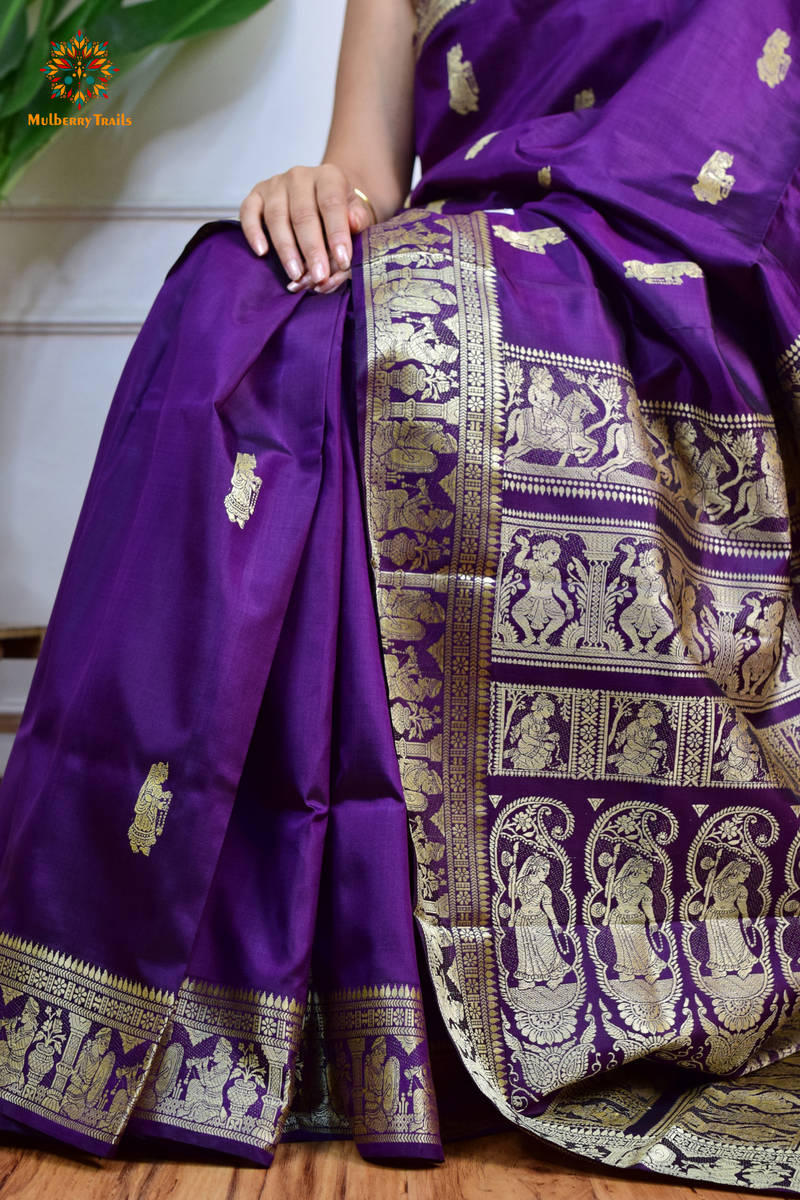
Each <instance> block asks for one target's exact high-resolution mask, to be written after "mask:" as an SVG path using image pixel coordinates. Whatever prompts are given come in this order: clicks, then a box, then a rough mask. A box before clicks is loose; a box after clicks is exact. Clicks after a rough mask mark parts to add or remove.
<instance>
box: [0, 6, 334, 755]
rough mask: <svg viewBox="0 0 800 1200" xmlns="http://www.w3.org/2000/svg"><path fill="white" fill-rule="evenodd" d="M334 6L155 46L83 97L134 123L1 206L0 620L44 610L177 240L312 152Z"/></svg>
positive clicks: (39, 619) (26, 183)
mask: <svg viewBox="0 0 800 1200" xmlns="http://www.w3.org/2000/svg"><path fill="white" fill-rule="evenodd" d="M344 5H345V0H272V2H271V3H270V4H269V5H268V6H267V7H266V8H265V9H263V10H262V11H261V12H259V13H257V14H256V15H255V16H253V17H251V18H250V19H249V20H247V21H245V22H243V23H241V24H240V25H237V26H234V27H233V28H231V29H228V30H224V31H222V32H221V33H216V34H211V35H208V36H206V37H203V38H200V39H197V40H195V41H192V42H188V43H186V44H184V45H182V46H178V47H170V48H167V49H165V50H164V51H158V52H157V53H156V54H155V55H153V56H151V58H150V59H149V60H148V61H146V62H144V63H141V64H140V65H139V67H137V68H136V69H135V71H133V72H131V74H130V75H128V76H126V77H123V78H122V79H120V81H119V82H118V83H117V84H115V85H114V90H113V91H112V92H111V93H110V99H109V100H108V101H104V102H103V107H102V110H100V109H98V110H95V111H107V112H109V113H111V114H115V113H117V112H120V111H124V112H125V114H126V115H127V116H129V117H131V118H132V119H133V124H132V125H130V126H127V127H122V128H117V127H114V128H100V127H97V126H95V125H92V127H91V128H90V129H88V130H83V129H69V130H66V131H64V132H63V133H62V134H60V135H59V136H58V137H57V138H56V139H55V140H54V141H53V142H52V143H51V144H50V145H49V146H48V147H47V149H46V150H45V151H44V153H43V154H42V156H41V157H40V158H39V159H38V160H37V161H36V162H35V163H34V164H33V165H32V166H31V167H30V168H29V169H28V171H27V172H26V174H25V175H24V176H23V177H22V179H21V180H20V182H19V183H18V184H17V186H16V187H15V188H14V190H13V191H12V193H11V195H10V197H9V200H8V202H7V203H6V204H4V205H3V206H2V207H0V625H33V624H45V623H46V622H47V620H48V617H49V614H50V609H51V606H52V603H53V599H54V596H55V591H56V588H57V586H58V580H59V576H60V574H61V570H62V567H63V564H64V559H65V558H66V554H67V550H68V548H69V542H70V538H71V536H72V531H73V529H74V527H75V522H76V520H77V517H78V511H79V508H80V504H81V500H82V497H83V492H84V489H85V487H86V483H87V480H88V477H89V472H90V470H91V466H92V461H93V458H94V453H95V450H96V447H97V443H98V440H99V437H100V433H101V429H102V425H103V420H104V417H105V414H106V411H107V409H108V406H109V403H110V401H111V397H112V394H113V391H114V387H115V385H116V381H117V378H118V377H119V374H120V371H121V369H122V365H123V363H124V361H125V357H126V355H127V354H128V351H129V350H130V347H131V345H132V343H133V339H134V337H135V334H136V330H137V329H138V327H139V325H140V324H141V322H142V320H143V319H144V316H145V314H146V312H147V310H148V308H149V306H150V304H151V303H152V301H153V298H154V296H155V294H156V292H157V290H158V288H159V286H160V283H161V281H162V280H163V278H164V275H165V274H166V272H167V270H168V269H169V267H170V265H171V263H172V262H173V261H174V260H175V258H176V257H177V256H178V254H179V253H180V250H181V249H182V247H183V246H184V244H185V243H186V242H187V241H188V239H189V238H190V237H191V235H192V233H193V232H194V231H195V229H196V228H197V227H198V225H200V224H201V223H202V222H203V220H206V219H213V218H215V217H219V216H235V215H236V213H237V211H238V208H239V204H240V202H241V200H242V199H243V198H244V196H245V195H246V193H247V192H248V191H249V190H250V188H251V187H252V185H253V184H254V183H255V182H256V181H257V180H259V179H263V178H266V177H267V176H269V175H272V174H274V173H275V172H278V171H281V170H285V169H286V168H287V167H289V166H291V165H292V164H293V163H296V162H308V163H313V162H318V161H319V158H320V156H321V154H322V150H323V147H324V143H325V136H326V132H327V125H328V122H329V119H330V112H331V105H332V99H333V83H334V76H335V71H336V58H337V53H338V44H339V38H340V35H341V26H342V19H343V16H344ZM88 32H89V33H90V34H91V30H88ZM110 50H111V51H112V58H113V46H112V47H110ZM15 686H16V685H15ZM2 692H3V683H2V679H0V708H1V707H2V704H3V696H2ZM1 770H2V766H1V765H0V771H1Z"/></svg>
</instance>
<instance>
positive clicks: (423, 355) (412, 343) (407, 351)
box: [375, 317, 458, 368]
mask: <svg viewBox="0 0 800 1200" xmlns="http://www.w3.org/2000/svg"><path fill="white" fill-rule="evenodd" d="M375 343H376V349H377V351H378V354H379V355H380V361H381V364H382V366H384V367H387V368H389V367H391V366H393V365H394V364H395V363H398V362H406V361H409V360H410V361H412V362H419V363H425V364H426V365H427V366H431V367H435V366H440V365H441V364H442V363H452V362H455V360H456V359H457V358H458V348H457V347H456V346H449V345H448V344H447V343H446V342H443V341H442V340H441V338H440V337H439V336H438V334H437V333H436V330H435V328H434V325H433V321H432V320H431V318H430V317H423V318H422V320H421V322H420V324H419V325H412V324H411V323H410V322H409V321H393V322H391V323H390V322H382V323H381V325H380V327H379V328H378V329H377V330H376V336H375Z"/></svg>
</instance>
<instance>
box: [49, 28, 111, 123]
mask: <svg viewBox="0 0 800 1200" xmlns="http://www.w3.org/2000/svg"><path fill="white" fill-rule="evenodd" d="M50 45H51V46H52V51H51V53H50V58H49V59H48V60H47V66H46V67H42V68H41V70H42V71H44V72H45V74H46V75H47V79H48V81H49V83H50V86H51V88H52V92H53V94H52V95H51V97H50V99H51V100H56V99H61V100H71V101H72V103H73V104H77V106H78V108H81V107H82V106H83V105H84V104H86V103H88V101H89V100H95V99H96V98H97V97H98V96H105V98H106V100H107V99H108V93H107V92H106V90H105V89H106V86H107V84H108V82H109V80H110V79H111V76H112V74H113V73H114V71H118V70H119V67H115V66H114V65H113V63H112V62H111V59H110V58H109V57H108V42H103V44H102V46H101V45H100V43H99V42H90V41H89V39H88V38H87V37H84V35H83V34H82V33H81V31H80V29H79V30H78V33H77V35H76V36H75V37H73V39H72V41H70V42H51V43H50Z"/></svg>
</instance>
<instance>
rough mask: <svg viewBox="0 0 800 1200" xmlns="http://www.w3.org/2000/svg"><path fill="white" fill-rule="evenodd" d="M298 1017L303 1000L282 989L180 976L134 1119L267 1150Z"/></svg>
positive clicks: (276, 1126) (277, 1129)
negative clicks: (274, 990)
mask: <svg viewBox="0 0 800 1200" xmlns="http://www.w3.org/2000/svg"><path fill="white" fill-rule="evenodd" d="M303 1016H304V1005H303V1003H302V1002H299V1001H297V1000H293V999H289V998H287V997H285V996H273V995H272V994H270V995H267V994H266V993H264V992H258V991H254V990H250V989H236V988H224V987H219V986H215V985H213V984H211V983H207V982H204V981H202V980H198V979H187V980H185V982H184V983H183V984H182V986H181V988H180V991H179V993H178V997H177V1002H176V1005H175V1009H174V1012H173V1013H172V1015H171V1018H170V1021H169V1024H168V1026H167V1029H166V1031H165V1034H164V1037H163V1039H162V1041H161V1045H160V1046H159V1049H158V1053H157V1055H156V1057H155V1060H154V1062H153V1065H152V1068H151V1070H150V1073H149V1075H148V1078H147V1080H146V1082H145V1085H144V1087H143V1089H142V1091H141V1093H140V1095H139V1098H138V1102H137V1104H136V1107H135V1109H134V1110H133V1113H132V1114H131V1115H132V1119H133V1120H134V1121H136V1122H141V1123H142V1124H143V1125H144V1126H145V1128H146V1126H147V1125H148V1124H153V1125H157V1126H159V1127H160V1129H161V1131H163V1132H164V1134H165V1135H166V1136H169V1134H170V1132H172V1131H175V1132H176V1134H177V1131H182V1132H188V1133H192V1134H202V1135H204V1136H206V1137H209V1138H214V1139H216V1140H217V1141H219V1142H222V1141H224V1142H229V1143H231V1142H232V1143H234V1144H236V1145H240V1146H249V1147H256V1148H258V1149H259V1150H261V1151H263V1152H265V1153H267V1154H269V1155H271V1154H272V1153H273V1151H274V1148H275V1145H276V1144H277V1142H278V1141H279V1139H280V1135H281V1132H282V1129H283V1124H284V1122H285V1120H286V1114H287V1112H288V1105H289V1101H290V1098H291V1092H292V1069H293V1066H294V1060H295V1056H296V1053H297V1046H298V1043H299V1041H300V1034H301V1029H302V1025H303ZM193 1073H194V1077H193ZM226 1106H227V1107H226ZM254 1108H258V1109H259V1111H258V1113H257V1114H256V1113H254V1112H253V1111H252V1110H253V1109H254ZM144 1131H145V1130H143V1132H144Z"/></svg>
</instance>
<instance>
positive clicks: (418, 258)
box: [363, 209, 507, 1106]
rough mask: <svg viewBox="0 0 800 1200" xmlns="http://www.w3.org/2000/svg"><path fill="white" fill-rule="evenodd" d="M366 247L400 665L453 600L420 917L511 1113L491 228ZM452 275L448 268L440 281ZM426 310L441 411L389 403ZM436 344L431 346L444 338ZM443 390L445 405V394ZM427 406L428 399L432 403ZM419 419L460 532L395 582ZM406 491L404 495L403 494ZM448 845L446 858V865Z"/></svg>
mask: <svg viewBox="0 0 800 1200" xmlns="http://www.w3.org/2000/svg"><path fill="white" fill-rule="evenodd" d="M364 239H365V250H364V260H363V281H364V293H365V310H366V314H365V318H366V339H367V388H366V429H367V435H366V438H365V449H364V454H365V475H366V480H367V527H368V533H369V539H370V547H371V552H372V561H373V565H374V567H375V573H376V585H377V599H378V610H379V614H381V618H382V619H381V628H382V632H383V637H384V643H386V642H387V638H388V640H389V641H391V642H392V643H393V646H394V647H395V648H397V649H398V650H399V652H400V653H401V654H402V653H407V654H408V655H409V661H411V660H412V658H413V661H414V662H416V661H417V651H416V650H415V648H414V639H415V638H416V637H417V634H416V630H412V629H411V628H410V626H409V624H408V622H407V621H405V622H404V620H403V619H399V618H396V617H394V616H393V615H392V614H393V613H394V612H395V611H397V612H399V611H400V609H401V608H402V605H403V603H404V599H405V597H408V598H409V603H411V600H412V598H413V597H414V596H415V595H418V592H416V589H423V590H429V591H430V592H431V593H432V594H433V595H436V596H441V598H442V604H441V606H439V605H438V601H437V602H436V604H434V605H433V606H432V607H433V609H436V608H439V607H440V608H441V610H442V611H441V615H439V614H438V613H437V612H435V611H433V612H432V614H431V616H430V620H431V623H432V624H433V625H435V626H437V632H438V631H439V629H441V627H442V626H443V632H442V636H441V637H440V639H439V641H438V642H437V643H436V644H435V645H434V646H432V647H431V648H430V652H431V653H432V654H433V657H434V658H436V659H437V662H439V663H440V667H441V678H442V686H441V706H440V707H441V715H440V716H439V714H438V712H437V708H436V706H435V705H433V706H432V707H431V706H429V707H428V709H427V710H426V715H424V716H423V717H421V718H420V720H421V722H422V725H421V727H422V729H423V730H424V731H426V732H427V731H430V732H432V733H433V736H432V737H431V738H429V739H427V740H420V739H421V738H422V735H420V736H419V737H418V738H411V739H409V738H401V739H398V741H397V747H398V753H399V757H400V766H401V775H403V777H404V778H403V782H404V787H405V790H406V798H407V801H408V796H409V778H410V777H411V775H412V773H413V772H415V771H417V770H418V769H419V768H420V766H422V768H423V770H425V771H427V772H428V773H429V779H431V778H432V779H433V780H436V781H438V786H436V785H435V784H434V785H431V784H430V783H429V784H428V785H427V798H426V799H425V801H424V804H423V806H424V808H425V809H426V811H425V815H424V817H423V816H422V815H421V814H420V815H419V816H418V817H415V825H414V827H412V836H413V837H414V842H415V848H416V850H417V906H416V917H417V920H418V923H419V926H420V929H421V930H422V933H423V937H424V940H425V944H426V950H427V954H428V962H429V967H430V970H431V976H432V979H433V982H434V987H435V989H436V993H437V999H438V1002H439V1007H440V1010H441V1012H442V1015H443V1017H444V1020H445V1023H446V1024H447V1026H448V1029H449V1032H450V1034H451V1036H452V1038H453V1040H454V1041H455V1043H456V1046H457V1048H458V1049H459V1051H460V1053H461V1056H462V1058H463V1059H464V1061H465V1063H466V1065H467V1067H468V1069H469V1070H470V1072H471V1074H472V1075H473V1077H474V1078H475V1080H476V1082H477V1083H478V1084H479V1086H480V1087H481V1088H482V1090H483V1091H484V1092H487V1093H488V1094H489V1095H490V1096H491V1098H492V1099H493V1100H494V1102H495V1103H498V1106H502V1105H503V1104H504V1103H505V1101H504V1099H503V1093H504V1089H505V1087H506V1086H507V1075H506V1063H505V1045H504V1043H503V1039H502V1035H501V1013H500V1006H499V1002H498V998H497V997H498V986H497V969H496V961H495V949H494V945H493V938H492V934H491V928H490V925H491V917H490V904H491V898H490V885H491V873H490V869H489V825H488V821H487V801H488V797H487V794H486V774H487V769H488V754H489V724H490V702H491V696H490V689H489V673H488V667H489V662H490V655H491V633H492V619H493V611H494V590H495V587H494V585H495V574H496V570H497V563H498V556H499V550H500V518H501V509H500V499H501V473H500V455H501V446H502V424H501V420H500V417H499V414H500V413H501V412H502V394H503V393H502V388H503V380H502V373H501V367H502V364H501V357H500V351H501V327H500V317H499V307H498V303H497V293H496V275H495V268H494V258H493V246H492V239H491V236H490V224H489V221H488V219H487V217H486V215H485V214H484V213H482V212H473V213H470V214H465V215H460V216H446V215H437V214H433V213H429V212H427V211H424V210H414V209H410V210H407V211H406V212H404V213H402V214H401V215H400V216H399V217H396V218H393V220H392V221H389V222H387V223H386V224H384V225H382V226H378V227H375V228H372V229H370V230H368V231H367V233H366V234H365V235H364ZM442 243H444V245H442ZM433 247H435V249H433ZM440 262H443V263H444V264H445V265H444V266H439V265H438V264H439V263H440ZM415 263H416V264H418V265H416V266H415V265H414V264H415ZM434 281H437V282H434ZM437 288H438V290H437ZM395 292H396V293H397V295H395ZM415 293H416V295H417V296H418V297H419V300H415V298H414V296H415ZM387 296H388V297H394V298H393V299H389V301H388V306H389V307H388V313H387V307H386V297H387ZM403 296H407V300H406V299H403V298H402V297H403ZM415 303H416V304H417V309H416V311H417V312H419V311H420V309H421V311H423V312H426V313H429V312H431V311H432V307H433V308H435V310H436V313H437V319H436V322H435V330H436V336H437V338H438V341H437V342H436V343H435V344H434V349H433V351H432V354H433V359H432V361H437V359H440V360H443V361H447V362H448V363H449V364H450V365H451V366H452V371H451V372H450V373H449V374H448V376H447V380H448V382H447V384H446V385H445V384H443V383H442V381H441V379H439V383H438V385H437V383H436V381H435V377H436V369H435V368H431V371H432V378H433V382H432V383H431V385H430V386H431V387H432V388H433V391H432V392H431V393H430V394H431V397H432V399H433V397H434V396H436V397H437V398H438V400H439V402H438V403H436V402H431V403H426V402H425V400H424V399H423V400H422V401H421V402H418V401H416V400H413V399H412V400H404V401H399V400H393V399H392V389H393V388H394V387H396V386H397V385H398V383H399V390H400V391H402V390H403V387H404V384H403V381H402V379H400V380H399V381H398V380H396V379H395V376H396V374H397V373H396V372H395V373H394V374H393V372H392V370H391V361H390V360H391V351H387V350H385V349H384V348H383V347H384V345H385V343H386V338H387V337H389V338H391V336H392V319H393V318H394V319H395V320H402V319H403V318H404V317H405V318H407V316H408V315H409V314H413V313H414V312H415V307H414V306H415ZM440 305H446V306H447V307H455V308H456V312H455V313H454V314H453V315H452V316H449V317H447V318H444V319H441V316H440ZM451 335H452V338H453V339H454V341H455V343H456V344H457V346H458V352H457V353H456V351H455V348H454V347H453V342H452V341H449V342H448V344H447V346H445V339H448V338H450V336H451ZM430 337H431V339H433V337H434V332H433V328H431V333H430ZM442 347H445V348H444V349H442ZM437 386H438V387H443V388H444V391H442V392H441V393H439V392H437V391H436V388H437ZM448 390H451V391H452V390H456V392H457V395H456V397H455V398H452V399H448V400H446V401H444V402H442V397H443V396H444V394H446V392H447V391H448ZM426 394H428V393H427V392H425V391H423V396H424V395H426ZM417 418H420V423H419V426H418V427H417V428H418V430H419V437H420V438H422V439H423V440H425V439H427V440H426V442H425V444H426V445H428V446H430V447H433V448H434V451H435V452H433V453H431V455H430V458H431V460H433V459H437V463H436V466H435V468H433V467H431V466H430V465H428V466H427V467H426V469H427V470H428V471H434V472H435V473H436V474H437V475H440V474H443V473H444V471H446V470H447V469H448V467H452V470H451V471H450V473H449V475H447V476H446V477H445V478H444V479H442V480H441V486H442V488H443V489H444V490H445V491H446V492H447V494H448V495H449V496H450V498H451V504H450V506H449V510H448V511H449V513H451V514H452V516H451V522H452V523H450V521H448V522H447V523H446V528H447V531H448V533H449V535H450V539H449V540H450V548H449V549H448V550H447V552H446V554H445V556H444V557H445V560H446V562H445V564H444V565H442V566H440V567H439V569H438V570H430V569H428V568H429V565H430V564H428V563H427V561H423V560H422V558H421V559H420V561H419V562H418V563H416V564H414V563H412V565H411V567H410V568H405V567H404V569H403V570H401V571H397V570H396V569H393V564H394V565H396V558H395V559H393V558H392V553H393V549H392V543H391V541H389V542H387V541H386V540H384V539H383V537H382V532H383V526H385V525H386V518H385V513H384V511H383V506H384V504H385V499H386V496H387V495H389V494H390V493H387V492H386V489H385V487H384V484H385V480H386V466H385V464H386V461H387V458H386V455H385V454H382V453H379V452H378V450H377V449H376V446H377V445H378V441H379V439H380V437H381V435H382V433H383V431H384V430H386V429H388V430H390V431H391V430H392V429H394V431H395V432H392V433H391V438H394V439H395V441H397V442H398V445H399V442H400V441H402V439H403V437H404V436H405V435H404V432H403V431H407V432H408V438H409V439H410V441H413V439H414V437H415V434H414V429H415V422H416V420H417ZM392 419H394V424H393V421H392ZM454 427H456V428H457V431H458V432H457V435H455V436H454V435H452V434H450V433H449V432H448V431H449V429H451V428H454ZM434 431H437V432H435V433H434ZM371 435H372V436H371ZM386 436H387V437H389V434H388V433H387V434H386ZM420 444H421V443H420ZM391 453H392V452H390V455H391ZM422 453H427V451H423V452H422ZM453 459H455V462H454V463H453ZM398 460H399V461H400V462H401V464H403V465H401V466H398V467H397V469H396V470H395V471H394V473H393V474H392V479H393V480H394V481H395V482H399V484H401V485H402V489H405V488H408V489H409V490H410V492H411V493H413V491H414V489H415V487H416V486H418V484H419V482H420V481H419V480H418V474H419V470H418V469H415V467H416V460H415V455H414V453H413V451H410V452H406V451H404V450H403V449H402V448H400V450H399V459H395V460H394V461H395V462H397V461H398ZM402 489H400V488H398V494H399V493H401V491H402ZM402 494H405V493H404V492H402ZM426 494H427V493H426ZM437 495H438V493H437ZM437 503H438V501H437ZM408 527H409V528H411V527H412V526H408ZM393 528H394V526H393ZM417 537H418V538H419V539H420V542H421V544H423V537H425V535H423V537H421V536H420V533H419V532H418V533H417ZM431 540H432V539H430V538H426V540H425V541H424V545H425V546H426V547H427V548H428V552H429V553H431V554H436V553H438V552H437V551H436V550H434V549H433V547H432V546H431ZM454 563H456V564H458V565H457V567H456V568H454V567H453V566H452V564H454ZM409 611H410V610H409ZM387 614H388V617H387ZM387 631H389V632H388V633H387ZM407 634H410V639H409V637H408V636H406V635H407ZM432 636H433V635H432ZM401 670H402V668H401ZM398 686H399V690H398ZM389 692H390V699H393V700H394V701H395V704H394V711H393V720H394V722H395V729H396V731H398V732H400V728H399V726H398V714H397V711H396V710H397V708H398V706H405V707H406V708H409V707H410V708H411V709H416V710H417V712H416V713H415V714H413V715H416V716H419V715H420V712H421V711H422V708H423V706H422V705H421V704H416V701H414V700H413V699H409V698H410V697H412V696H413V695H414V694H417V695H418V696H419V695H420V694H421V693H420V692H419V691H417V693H414V691H413V689H412V690H411V691H409V689H408V687H406V686H405V685H404V684H400V685H397V684H396V683H394V684H393V681H391V680H390V686H389ZM429 692H430V696H429V697H428V698H429V699H431V698H433V697H438V696H439V688H438V686H435V685H434V686H433V687H431V688H429ZM425 722H427V724H426V723H425ZM439 771H441V777H440V776H439ZM442 838H443V839H444V841H445V843H446V845H447V848H448V851H449V852H448V854H447V855H446V857H444V861H442V860H443V856H444V845H443V844H442ZM440 862H441V866H439V865H438V864H439V863H440Z"/></svg>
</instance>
